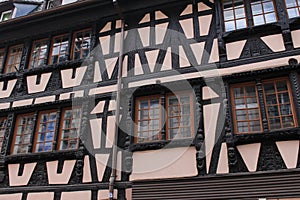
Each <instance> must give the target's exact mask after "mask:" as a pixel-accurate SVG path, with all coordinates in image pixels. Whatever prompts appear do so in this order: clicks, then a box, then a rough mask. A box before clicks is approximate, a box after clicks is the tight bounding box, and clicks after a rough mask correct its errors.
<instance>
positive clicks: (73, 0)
mask: <svg viewBox="0 0 300 200" xmlns="http://www.w3.org/2000/svg"><path fill="white" fill-rule="evenodd" d="M76 1H77V0H62V3H61V5H66V4H69V3H74V2H76Z"/></svg>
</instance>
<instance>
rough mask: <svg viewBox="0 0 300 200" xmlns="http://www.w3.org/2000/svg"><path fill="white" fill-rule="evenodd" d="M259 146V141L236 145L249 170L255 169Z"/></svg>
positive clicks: (253, 170)
mask: <svg viewBox="0 0 300 200" xmlns="http://www.w3.org/2000/svg"><path fill="white" fill-rule="evenodd" d="M260 146H261V144H260V143H256V144H246V145H240V146H237V149H238V151H239V152H240V154H241V156H242V158H243V160H244V162H245V164H246V166H247V168H248V170H249V171H250V172H255V171H256V168H257V162H258V157H259V152H260Z"/></svg>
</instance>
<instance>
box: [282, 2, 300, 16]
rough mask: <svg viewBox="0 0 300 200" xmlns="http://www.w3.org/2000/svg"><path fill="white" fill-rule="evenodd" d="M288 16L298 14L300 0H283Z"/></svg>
mask: <svg viewBox="0 0 300 200" xmlns="http://www.w3.org/2000/svg"><path fill="white" fill-rule="evenodd" d="M285 5H286V9H287V13H288V16H289V18H294V17H299V16H300V0H285Z"/></svg>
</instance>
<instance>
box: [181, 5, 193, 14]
mask: <svg viewBox="0 0 300 200" xmlns="http://www.w3.org/2000/svg"><path fill="white" fill-rule="evenodd" d="M192 13H193V5H192V4H190V5H188V6H187V7H186V8H185V9H184V10H183V12H182V13H181V14H180V16H183V15H188V14H192Z"/></svg>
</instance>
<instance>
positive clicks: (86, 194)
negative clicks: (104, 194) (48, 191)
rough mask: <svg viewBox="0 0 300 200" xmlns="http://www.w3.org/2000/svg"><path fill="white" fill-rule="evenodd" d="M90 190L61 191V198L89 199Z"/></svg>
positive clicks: (63, 199)
mask: <svg viewBox="0 0 300 200" xmlns="http://www.w3.org/2000/svg"><path fill="white" fill-rule="evenodd" d="M89 199H91V191H78V192H62V193H61V200H89Z"/></svg>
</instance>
